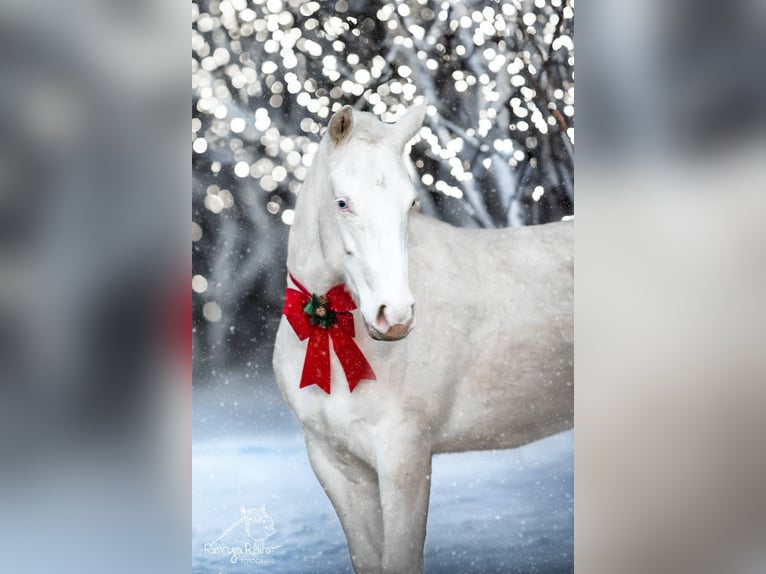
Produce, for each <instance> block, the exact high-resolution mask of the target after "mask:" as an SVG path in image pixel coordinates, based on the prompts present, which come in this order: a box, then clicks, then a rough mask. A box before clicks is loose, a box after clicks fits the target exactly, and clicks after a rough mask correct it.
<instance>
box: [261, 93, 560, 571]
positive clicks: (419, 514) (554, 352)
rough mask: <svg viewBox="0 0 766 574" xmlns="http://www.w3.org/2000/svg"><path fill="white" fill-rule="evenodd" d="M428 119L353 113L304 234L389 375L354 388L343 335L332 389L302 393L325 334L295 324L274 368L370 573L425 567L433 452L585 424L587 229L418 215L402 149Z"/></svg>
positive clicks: (292, 244) (329, 160) (301, 267)
mask: <svg viewBox="0 0 766 574" xmlns="http://www.w3.org/2000/svg"><path fill="white" fill-rule="evenodd" d="M424 113H425V110H424V108H423V107H416V108H412V109H410V110H409V111H408V112H407V113H406V114H405V115H404V116H403V117H402V118H401V119H400V120H399V121H398V122H397V123H395V124H385V123H382V122H380V121H379V120H378V119H377V118H375V117H374V116H372V115H370V114H368V113H364V112H359V111H354V110H353V109H352V108H350V107H344V108H342V109H341V110H340V111H338V112H337V113H336V114H335V115H334V116H333V118H332V119H331V121H330V125H329V128H328V130H327V133H326V134H325V136H324V137H323V139H322V141H321V143H320V146H319V149H318V152H317V155H316V157H315V158H314V161H313V165H312V168H311V170H310V172H309V174H308V175H307V178H306V181H305V183H304V185H303V187H302V189H301V192H300V197H299V200H298V202H297V205H296V209H295V219H294V223H293V226H292V229H291V231H290V240H289V248H288V256H287V267H288V270H289V272H290V274H291V275H292V277H294V278H295V279H296V280H297V282H298V283H300V284H302V285H305V286H306V289H308V290H310V291H311V292H313V293H315V294H317V295H321V294H324V293H327V291H328V290H330V289H331V288H332V287H333V286H336V285H339V284H345V286H346V288H347V289H348V291H349V292H350V293H351V295H352V296H353V300H354V302H355V303H356V304H357V305H358V310H357V311H354V312H353V325H354V330H355V336H354V338H353V342H354V343H355V344H356V345H357V346H358V348H359V349H360V350H361V352H362V353H363V354H364V356H365V358H366V360H367V361H368V362H369V365H370V366H371V367H372V369H373V370H374V374H375V377H376V379H377V380H365V381H362V382H361V383H359V384H358V386H356V387H355V388H354V390H353V392H351V391H350V389H349V386H350V385H349V381H347V378H346V375H345V373H344V367H343V365H342V364H341V363H340V362H339V360H338V358H337V351H338V347H339V345H338V343H337V342H336V340H334V339H333V349H334V350H333V352H331V353H330V357H331V373H332V375H331V392H330V393H329V394H328V393H327V392H325V391H323V390H322V388H320V386H319V385H310V386H306V387H305V388H300V384H301V377H302V370H303V364H304V359H305V358H306V356H307V345H308V343H307V341H306V340H305V337H304V340H301V339H300V338H299V337H298V336H297V335H296V331H295V329H294V328H293V326H292V324H291V323H289V322H288V320H287V319H286V317H285V316H283V317H282V322H281V324H280V326H279V330H278V332H277V338H276V344H275V349H274V372H275V373H276V378H277V381H278V384H279V386H280V389H281V391H282V394H283V395H284V397H285V399H286V400H287V402H288V403H289V404H290V406H291V407H292V409H293V410H294V411H295V413H296V415H297V416H298V418H299V419H300V420H301V422H302V423H303V428H304V431H305V437H306V447H307V449H308V455H309V459H310V461H311V465H312V467H313V469H314V472H315V473H316V475H317V477H318V478H319V481H320V483H321V484H322V486H323V487H324V490H325V492H326V493H327V495H328V497H329V498H330V500H331V502H332V504H333V506H334V507H335V510H336V512H337V514H338V517H339V518H340V521H341V525H342V526H343V530H344V532H345V535H346V538H347V541H348V546H349V551H350V554H351V561H352V564H353V566H354V570H355V571H356V572H358V573H362V572H364V573H377V572H397V573H401V572H422V571H423V545H424V541H425V536H426V518H427V514H428V498H429V491H430V479H431V458H432V455H433V454H435V453H444V452H459V451H467V450H478V449H501V448H512V447H517V446H520V445H523V444H526V443H529V442H531V441H535V440H537V439H541V438H543V437H546V436H548V435H551V434H554V433H557V432H559V431H562V430H565V429H568V428H571V426H572V424H573V309H572V298H573V266H574V262H573V223H571V222H565V223H553V224H548V225H539V226H534V227H525V228H515V229H504V230H479V229H458V228H455V227H452V226H450V225H447V224H445V223H442V222H439V221H437V220H435V219H432V218H429V217H426V216H423V215H421V214H419V213H417V212H416V210H413V207H414V206H415V192H414V189H413V186H412V184H411V182H410V178H409V176H408V173H407V171H406V168H405V164H404V161H403V157H402V154H403V148H404V146H405V144H406V143H407V142H408V141H409V140H410V139H411V138H412V137H413V136H414V134H415V133H416V132H417V131H418V130H419V128H420V126H421V124H422V121H423V116H424ZM410 286H411V287H412V290H410ZM288 287H290V288H298V289H300V287H298V285H296V284H294V283H293V281H292V280H291V279H290V278H288ZM416 304H417V327H416V326H415V305H416ZM329 305H330V307H331V306H332V301H330V302H329ZM347 316H349V319H348V320H349V322H350V321H351V319H350V315H349V314H347ZM315 328H316V329H320V328H321V326H317V327H315ZM310 340H311V339H310ZM394 341H395V342H394ZM367 378H369V376H368V377H367Z"/></svg>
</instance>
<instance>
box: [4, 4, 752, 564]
mask: <svg viewBox="0 0 766 574" xmlns="http://www.w3.org/2000/svg"><path fill="white" fill-rule="evenodd" d="M187 9H188V7H186V6H183V5H179V6H174V7H171V6H169V5H167V4H162V3H150V2H144V3H122V4H120V3H97V2H77V3H69V4H67V5H66V6H65V7H64V8H60V7H53V6H51V5H40V3H25V4H20V5H15V4H13V5H8V4H3V6H2V8H0V10H1V12H0V31H1V32H0V42H2V44H3V48H4V49H3V50H2V51H0V74H2V78H3V80H2V82H0V94H1V96H0V126H2V131H1V132H0V134H1V136H0V138H1V140H0V181H1V183H0V381H1V386H0V389H1V390H0V392H1V393H2V395H0V437H1V438H0V455H1V456H2V459H0V460H2V466H0V481H1V482H0V507H1V508H2V511H1V512H0V541H2V542H0V570H2V571H8V572H38V571H40V572H42V571H45V572H52V571H55V572H59V573H68V572H78V573H82V572H104V571H108V572H123V571H124V572H163V573H167V572H176V571H178V572H181V571H186V570H187V569H188V567H189V563H188V548H189V546H188V545H189V538H188V535H189V504H188V503H189V495H188V494H189V485H188V481H189V439H188V429H189V422H188V418H189V413H188V404H189V395H188V391H189V387H188V374H189V373H188V370H187V369H186V366H185V363H184V362H185V359H184V358H183V356H184V353H179V352H178V350H179V349H178V346H179V345H181V346H183V343H182V340H183V333H184V327H183V325H182V324H181V323H182V322H183V321H182V320H181V319H172V318H166V313H167V316H170V317H175V316H177V315H178V313H174V312H173V309H176V307H177V306H178V305H180V304H181V302H182V301H183V300H184V297H186V296H187V291H185V288H184V287H183V283H184V282H186V281H188V273H187V271H186V270H187V269H188V267H189V263H188V259H189V258H188V253H189V248H188V241H189V233H188V221H189V216H190V205H189V204H190V201H189V189H190V183H189V165H190V162H189V159H188V158H189V155H188V153H189V150H188V147H187V146H188V134H187V131H186V129H187V126H188V117H187V110H188V91H187V90H188V87H187V86H188V83H187V78H188V76H187V75H186V74H187V72H188V67H187V66H188V52H187V49H188V27H187V24H188V19H187V18H188V12H187ZM578 18H579V30H578V37H577V46H578V50H579V56H578V58H579V62H578V74H579V77H578V83H579V88H578V95H577V97H578V105H579V111H578V114H579V117H578V122H579V135H578V138H579V142H578V145H579V151H578V155H577V172H578V194H579V199H578V208H577V219H578V220H579V221H578V236H577V251H578V253H577V261H578V263H577V265H578V270H577V290H576V293H577V311H576V312H577V331H576V333H577V375H578V376H577V394H576V400H577V429H578V430H577V435H576V443H575V449H576V459H575V460H576V462H575V471H576V481H575V482H576V489H575V492H576V501H575V512H576V516H575V529H576V530H575V532H576V534H575V539H576V547H575V564H576V569H577V570H578V571H582V572H587V573H595V574H599V573H602V572H603V573H613V572H620V573H622V574H630V573H632V572H673V573H685V572H695V573H697V574H704V573H707V572H711V573H712V572H728V573H733V574H737V573H740V572H741V573H749V572H762V571H764V569H766V557H765V556H764V553H765V551H764V548H766V545H765V544H764V540H766V508H764V506H766V496H764V488H766V487H765V486H764V485H766V463H765V461H764V456H766V449H764V445H763V436H766V434H764V431H766V429H765V428H764V426H765V425H766V416H764V415H766V413H764V408H765V406H766V397H765V396H764V394H766V385H764V378H765V377H764V374H765V373H766V365H764V362H766V354H764V352H763V341H765V340H766V332H764V330H765V329H766V309H765V308H764V299H763V293H765V292H766V268H765V267H764V261H766V237H765V236H764V235H765V234H764V231H763V223H762V219H763V216H762V214H763V213H764V211H765V210H764V181H766V178H765V177H764V175H766V174H764V162H763V158H764V157H766V134H765V133H764V131H765V130H764V121H763V120H764V107H763V106H762V102H763V101H765V98H764V94H766V86H765V85H764V81H763V74H762V72H761V70H762V68H763V67H762V65H761V64H760V61H759V60H760V55H761V54H763V42H764V38H766V34H765V33H764V32H765V31H766V22H765V20H766V10H764V8H763V5H762V4H759V3H756V2H751V3H743V2H740V3H727V4H726V5H718V6H716V8H715V10H713V9H712V8H711V7H709V6H707V5H705V4H700V3H694V4H691V3H689V2H684V3H676V4H675V5H673V6H672V7H671V6H670V5H667V4H661V5H655V4H654V3H645V2H637V1H635V2H630V3H626V2H620V3H617V2H601V3H598V4H597V3H585V5H581V6H579V7H578ZM176 128H177V129H176ZM184 277H186V278H184ZM179 284H181V285H182V286H181V287H179V286H178V285H179ZM181 315H183V313H181Z"/></svg>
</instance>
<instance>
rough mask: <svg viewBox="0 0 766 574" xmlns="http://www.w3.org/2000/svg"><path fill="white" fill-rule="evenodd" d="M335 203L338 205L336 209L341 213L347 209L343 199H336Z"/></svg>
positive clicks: (346, 203)
mask: <svg viewBox="0 0 766 574" xmlns="http://www.w3.org/2000/svg"><path fill="white" fill-rule="evenodd" d="M335 203H337V204H338V208H339V209H341V210H343V211H345V210H347V209H348V202H347V201H346V200H345V199H343V198H340V199H336V200H335Z"/></svg>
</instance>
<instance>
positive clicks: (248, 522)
mask: <svg viewBox="0 0 766 574" xmlns="http://www.w3.org/2000/svg"><path fill="white" fill-rule="evenodd" d="M239 512H240V514H241V515H242V518H241V520H242V521H243V522H244V523H245V532H246V533H247V536H248V537H249V538H250V539H252V540H253V541H254V542H261V543H262V542H264V541H265V540H266V539H267V538H268V537H269V536H273V535H274V533H275V532H276V531H275V530H274V519H273V518H272V517H271V516H269V514H268V513H267V512H266V507H265V506H264V505H263V504H261V506H260V508H251V509H249V510H248V509H246V508H245V507H244V506H240V507H239Z"/></svg>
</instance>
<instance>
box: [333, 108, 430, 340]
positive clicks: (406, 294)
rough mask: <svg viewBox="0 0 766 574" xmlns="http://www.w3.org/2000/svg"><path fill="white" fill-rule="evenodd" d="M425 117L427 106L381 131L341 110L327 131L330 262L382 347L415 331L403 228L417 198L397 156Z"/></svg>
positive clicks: (368, 117)
mask: <svg viewBox="0 0 766 574" xmlns="http://www.w3.org/2000/svg"><path fill="white" fill-rule="evenodd" d="M424 115H425V107H424V106H417V107H414V108H411V109H410V110H408V111H407V112H406V113H405V114H404V116H403V117H402V118H401V119H400V120H399V121H398V122H396V123H394V124H386V123H383V122H381V121H380V120H378V119H377V118H376V117H375V116H373V115H372V114H369V113H366V112H359V111H355V110H354V109H352V108H351V107H349V106H346V107H344V108H342V109H341V110H339V111H338V112H337V113H336V114H335V115H334V116H333V117H332V119H331V121H330V125H329V127H328V130H327V136H326V139H327V143H328V145H329V148H330V149H329V152H328V154H329V155H328V165H327V169H328V177H329V188H330V193H329V194H327V203H328V205H327V212H329V213H331V214H332V215H330V219H331V220H332V227H331V228H330V230H329V232H330V233H331V234H332V235H333V236H335V237H337V238H338V239H339V241H336V242H335V243H336V245H337V249H336V252H337V255H336V256H335V260H336V263H337V265H338V266H339V267H340V268H341V269H342V272H343V274H344V275H345V280H346V284H347V285H348V286H349V288H350V290H351V291H352V293H354V294H355V295H356V298H357V301H358V302H359V309H360V311H361V314H362V317H363V319H364V322H365V325H366V327H367V332H368V333H369V335H370V336H371V337H372V338H374V339H378V340H382V341H396V340H399V339H402V338H404V337H406V336H407V334H408V333H409V332H410V331H411V330H412V328H413V327H414V326H415V301H414V298H413V296H412V293H411V291H410V287H409V277H408V257H407V227H408V220H409V215H410V213H411V211H412V209H413V207H414V206H415V199H416V196H415V190H414V188H413V186H412V182H411V181H410V177H409V174H408V173H407V169H406V166H405V164H404V160H403V157H402V155H403V151H404V146H405V145H406V144H407V142H408V141H409V140H410V139H411V138H412V137H413V136H414V135H415V134H416V133H417V131H418V130H419V129H420V127H421V125H422V123H423V117H424Z"/></svg>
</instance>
